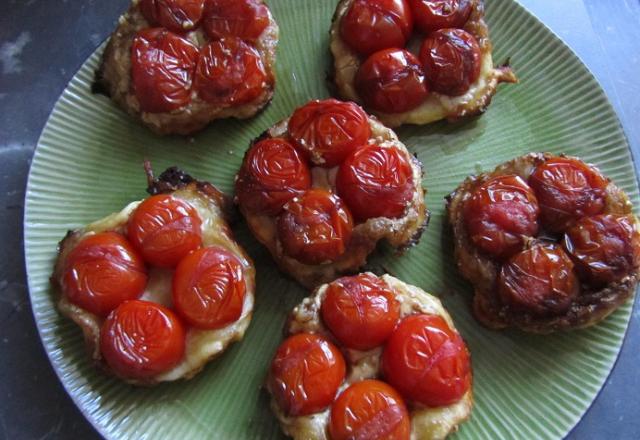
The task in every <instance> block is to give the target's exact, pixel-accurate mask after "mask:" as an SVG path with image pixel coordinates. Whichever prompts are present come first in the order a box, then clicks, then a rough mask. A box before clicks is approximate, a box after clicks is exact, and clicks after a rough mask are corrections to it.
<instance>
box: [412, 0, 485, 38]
mask: <svg viewBox="0 0 640 440" xmlns="http://www.w3.org/2000/svg"><path fill="white" fill-rule="evenodd" d="M409 5H410V6H411V11H412V12H413V17H414V21H415V24H416V27H417V28H418V29H419V30H420V31H422V32H424V33H425V34H429V33H431V32H433V31H435V30H438V29H443V28H461V27H463V26H464V24H465V23H466V22H467V20H468V19H469V16H470V15H471V9H472V3H471V0H409Z"/></svg>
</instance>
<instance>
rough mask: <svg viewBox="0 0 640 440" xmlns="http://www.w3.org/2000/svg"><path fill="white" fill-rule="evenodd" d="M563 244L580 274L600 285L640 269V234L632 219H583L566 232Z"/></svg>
mask: <svg viewBox="0 0 640 440" xmlns="http://www.w3.org/2000/svg"><path fill="white" fill-rule="evenodd" d="M563 244H564V248H565V249H566V250H567V252H568V253H569V255H570V256H571V257H572V258H573V261H575V262H576V269H577V271H578V273H579V274H583V275H584V277H585V278H587V279H588V280H589V282H590V283H592V284H595V285H597V286H601V285H604V284H608V283H611V282H614V281H618V280H620V279H621V278H622V277H624V276H625V275H627V274H629V272H631V271H632V270H635V269H637V268H638V267H640V232H639V231H638V227H637V225H636V222H635V219H634V218H633V216H629V215H612V214H610V215H596V216H593V217H586V218H583V219H581V220H579V221H578V222H577V223H576V224H575V225H573V226H572V227H571V228H569V229H568V230H567V232H566V234H565V235H564V242H563Z"/></svg>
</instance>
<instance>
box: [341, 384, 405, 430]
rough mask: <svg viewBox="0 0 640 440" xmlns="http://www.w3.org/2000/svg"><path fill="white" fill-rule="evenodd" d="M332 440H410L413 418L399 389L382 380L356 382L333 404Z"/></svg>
mask: <svg viewBox="0 0 640 440" xmlns="http://www.w3.org/2000/svg"><path fill="white" fill-rule="evenodd" d="M329 433H330V434H331V440H352V439H367V440H409V436H410V434H411V419H410V418H409V412H408V411H407V407H406V405H405V404H404V401H403V400H402V397H400V395H399V394H398V392H397V391H396V390H394V389H393V388H391V387H390V386H389V385H387V384H386V383H384V382H380V381H379V380H363V381H361V382H356V383H354V384H353V385H351V386H350V387H349V388H347V389H346V390H344V391H343V392H342V393H341V394H340V395H339V396H338V398H337V399H336V401H335V402H333V405H331V416H330V421H329Z"/></svg>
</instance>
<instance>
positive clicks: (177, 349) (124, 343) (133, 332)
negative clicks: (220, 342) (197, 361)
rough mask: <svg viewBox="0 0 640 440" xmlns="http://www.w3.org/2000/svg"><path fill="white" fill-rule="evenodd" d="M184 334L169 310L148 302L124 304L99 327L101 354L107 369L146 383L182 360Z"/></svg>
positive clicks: (138, 301)
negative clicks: (145, 380) (100, 328)
mask: <svg viewBox="0 0 640 440" xmlns="http://www.w3.org/2000/svg"><path fill="white" fill-rule="evenodd" d="M184 349H185V331H184V328H183V327H182V324H181V323H180V320H179V319H178V317H177V316H176V315H175V314H174V313H173V312H172V311H171V310H169V309H168V308H166V307H163V306H161V305H160V304H156V303H153V302H150V301H140V300H133V301H126V302H123V303H122V304H120V306H118V308H117V309H115V310H114V311H113V312H111V314H110V315H109V317H108V318H107V320H106V321H105V322H104V324H103V325H102V330H101V331H100V350H101V351H102V356H103V357H104V360H105V361H106V363H107V365H109V367H111V369H112V370H113V371H114V372H115V373H116V374H117V375H118V376H121V377H124V378H127V379H141V380H144V379H148V378H151V377H153V376H156V375H158V374H160V373H164V372H165V371H167V370H170V369H171V368H173V367H174V366H176V365H177V364H178V362H180V360H182V356H183V355H184Z"/></svg>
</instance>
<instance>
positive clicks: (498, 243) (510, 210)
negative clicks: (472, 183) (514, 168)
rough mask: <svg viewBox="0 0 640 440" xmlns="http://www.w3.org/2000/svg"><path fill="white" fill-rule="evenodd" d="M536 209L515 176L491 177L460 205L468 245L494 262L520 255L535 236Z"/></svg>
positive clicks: (529, 191)
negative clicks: (462, 208) (485, 254)
mask: <svg viewBox="0 0 640 440" xmlns="http://www.w3.org/2000/svg"><path fill="white" fill-rule="evenodd" d="M539 214H540V208H539V207H538V201H537V199H536V196H535V195H534V193H533V190H532V189H531V188H530V187H529V185H527V183H526V182H525V181H524V180H522V179H521V178H520V177H519V176H516V175H506V176H498V177H494V178H493V179H490V180H488V181H486V182H485V183H483V184H482V185H481V186H480V187H478V188H476V190H475V191H474V192H473V195H472V196H471V198H469V199H468V200H467V201H466V202H465V204H464V211H463V215H464V223H465V227H466V229H467V233H468V234H469V238H470V239H471V242H472V243H473V244H474V245H475V246H476V247H477V248H478V249H480V250H481V251H482V252H485V253H487V254H489V255H491V256H493V257H495V258H499V259H504V258H508V257H510V256H511V255H513V254H515V253H516V252H518V251H520V250H521V249H522V247H523V245H524V242H525V238H526V237H533V236H535V235H536V234H537V233H538V215H539Z"/></svg>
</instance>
